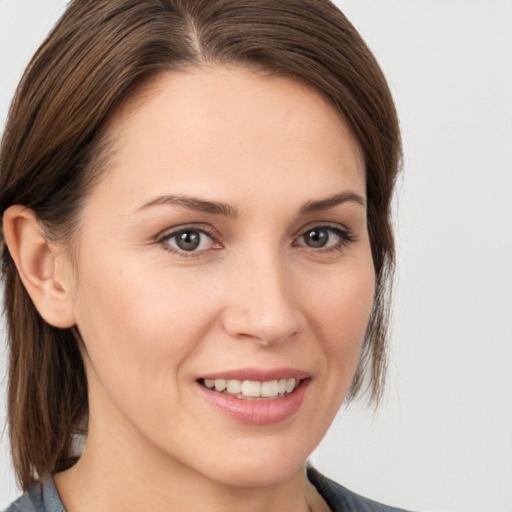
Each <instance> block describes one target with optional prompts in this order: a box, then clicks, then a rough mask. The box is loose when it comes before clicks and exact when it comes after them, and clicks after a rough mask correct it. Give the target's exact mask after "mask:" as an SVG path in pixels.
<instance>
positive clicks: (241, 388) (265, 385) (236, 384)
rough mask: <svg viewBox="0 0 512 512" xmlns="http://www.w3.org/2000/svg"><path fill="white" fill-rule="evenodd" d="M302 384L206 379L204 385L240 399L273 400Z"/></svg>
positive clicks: (295, 380)
mask: <svg viewBox="0 0 512 512" xmlns="http://www.w3.org/2000/svg"><path fill="white" fill-rule="evenodd" d="M299 383H300V380H299V379H280V380H270V381H265V382H259V381H255V380H244V381H241V380H225V379H205V380H204V385H205V386H206V387H207V388H209V389H215V391H218V392H220V393H222V392H226V393H229V394H230V395H237V396H238V397H239V398H243V397H248V398H259V397H263V398H272V397H278V396H280V395H281V396H282V395H285V394H288V393H291V392H292V391H293V390H294V389H295V388H296V387H297V386H298V384H299Z"/></svg>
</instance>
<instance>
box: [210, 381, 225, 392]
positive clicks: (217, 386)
mask: <svg viewBox="0 0 512 512" xmlns="http://www.w3.org/2000/svg"><path fill="white" fill-rule="evenodd" d="M209 382H211V380H210V381H209ZM213 382H214V386H215V391H224V390H225V389H226V387H227V384H226V381H225V380H224V379H215V380H214V381H213ZM205 384H206V381H205ZM206 385H207V387H210V386H208V384H206Z"/></svg>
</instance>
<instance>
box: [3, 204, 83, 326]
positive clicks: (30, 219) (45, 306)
mask: <svg viewBox="0 0 512 512" xmlns="http://www.w3.org/2000/svg"><path fill="white" fill-rule="evenodd" d="M3 230H4V237H5V242H6V244H7V247H8V248H9V253H10V255H11V257H12V259H13V260H14V263H15V265H16V268H17V269H18V273H19V275H20V278H21V280H22V282H23V285H24V286H25V289H26V290H27V292H28V294H29V295H30V298H31V299H32V302H33V303H34V305H35V307H36V309H37V310H38V311H39V314H40V315H41V316H42V317H43V318H44V320H46V322H48V323H49V324H50V325H53V326H54V327H60V328H67V327H72V326H74V325H75V324H76V322H75V316H74V311H73V301H72V290H71V288H70V284H71V274H70V272H69V262H67V258H66V254H65V253H64V250H63V247H59V245H58V244H56V243H54V242H50V241H49V240H47V239H46V238H45V236H44V234H43V233H42V230H41V228H40V225H39V223H38V222H37V218H36V215H35V213H34V212H33V211H32V210H30V209H28V208H25V207H23V206H20V205H15V206H11V207H10V208H8V209H7V210H6V211H5V213H4V217H3ZM63 263H65V264H63Z"/></svg>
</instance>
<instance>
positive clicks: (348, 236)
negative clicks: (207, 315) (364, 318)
mask: <svg viewBox="0 0 512 512" xmlns="http://www.w3.org/2000/svg"><path fill="white" fill-rule="evenodd" d="M313 230H326V231H328V232H329V234H331V235H335V236H337V237H338V238H339V241H338V242H337V243H335V244H333V245H332V246H328V247H319V248H315V247H311V246H308V245H305V244H297V240H300V239H301V238H303V237H304V236H305V235H306V234H307V233H308V232H311V231H313ZM191 232H195V233H200V234H201V235H206V236H207V237H209V238H211V239H212V243H213V245H214V246H215V245H217V247H214V248H213V249H211V248H210V249H203V250H199V251H197V250H192V251H186V250H183V249H178V248H175V247H171V246H170V244H169V241H170V240H172V239H173V238H176V237H177V236H179V235H181V234H185V233H191ZM215 238H216V232H215V231H214V230H211V229H206V228H203V227H201V228H199V227H195V226H185V227H180V228H179V229H175V230H173V231H170V232H165V233H163V234H162V235H160V236H159V237H158V238H157V240H156V242H157V243H158V244H160V245H161V246H162V247H163V249H164V250H165V251H167V252H170V253H173V254H177V255H178V256H180V257H183V258H194V257H196V258H197V257H199V256H201V255H202V254H203V253H205V252H207V251H210V250H217V249H219V248H222V245H221V244H220V243H219V242H216V241H215ZM355 241H356V237H355V236H354V234H353V233H352V232H351V231H349V230H348V229H346V228H342V227H340V226H339V225H331V224H316V225H314V226H311V227H308V228H307V229H305V230H302V231H301V232H300V234H299V236H296V237H295V238H294V242H293V246H294V247H297V245H299V246H300V247H304V248H305V249H309V250H311V251H313V252H315V253H318V252H321V253H330V252H333V251H338V252H341V251H343V250H344V249H345V248H346V246H347V245H349V244H350V243H352V242H355Z"/></svg>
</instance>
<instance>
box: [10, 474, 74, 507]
mask: <svg viewBox="0 0 512 512" xmlns="http://www.w3.org/2000/svg"><path fill="white" fill-rule="evenodd" d="M5 512H66V509H65V508H64V505H63V504H62V502H61V500H60V497H59V493H58V492H57V488H56V487H55V482H54V481H53V478H51V477H50V478H48V479H47V480H46V481H45V482H44V483H43V484H39V483H35V484H33V485H32V486H31V487H30V488H29V489H27V491H26V492H25V493H24V494H23V495H22V496H20V497H19V498H18V499H17V500H16V501H15V502H14V503H11V504H10V505H9V506H8V507H7V509H6V510H5Z"/></svg>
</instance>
